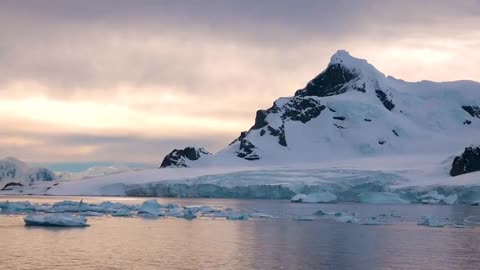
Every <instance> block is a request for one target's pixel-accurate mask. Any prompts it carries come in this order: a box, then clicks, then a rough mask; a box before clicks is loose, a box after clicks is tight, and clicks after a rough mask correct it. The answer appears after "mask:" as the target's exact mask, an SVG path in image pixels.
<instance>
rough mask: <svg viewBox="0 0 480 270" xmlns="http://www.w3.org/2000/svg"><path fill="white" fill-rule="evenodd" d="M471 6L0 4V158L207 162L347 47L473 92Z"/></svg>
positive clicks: (478, 33)
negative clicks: (195, 156) (177, 156)
mask: <svg viewBox="0 0 480 270" xmlns="http://www.w3.org/2000/svg"><path fill="white" fill-rule="evenodd" d="M478 25H480V1H458V2H455V3H454V2H452V1H279V0H272V1H121V0H109V1H65V0H58V1H53V0H52V1H6V0H3V1H1V0H0V95H1V96H2V98H1V99H0V125H1V126H2V129H1V132H0V156H7V155H9V156H16V157H19V158H22V159H25V160H28V161H87V160H90V161H92V160H95V161H132V162H160V161H161V159H162V157H163V156H164V155H165V154H166V153H167V152H168V151H170V150H171V149H173V148H176V147H177V148H178V147H185V146H187V145H197V146H199V145H200V146H205V147H207V148H209V150H211V151H217V150H219V149H220V148H222V147H223V146H225V145H226V144H228V142H230V141H231V140H233V139H234V138H235V137H236V136H238V134H239V133H240V131H242V130H246V129H248V128H249V127H250V126H251V125H252V123H253V120H254V115H255V111H256V110H257V109H260V108H265V107H268V106H270V105H271V103H272V102H273V101H274V100H275V99H276V98H278V97H280V96H289V95H292V94H293V93H294V91H295V90H296V89H298V88H301V87H303V86H304V85H305V84H306V82H307V81H308V80H310V79H311V78H313V77H314V76H315V75H316V74H318V73H319V72H321V71H322V70H323V69H324V68H325V67H326V65H327V64H328V61H329V58H330V56H331V55H332V54H333V53H335V51H336V50H338V49H346V50H348V51H350V53H351V54H352V55H354V56H357V57H360V58H365V59H368V61H369V62H370V63H372V64H373V65H375V66H376V67H377V68H378V69H379V70H380V71H382V72H384V73H385V74H388V75H393V76H395V77H397V78H401V79H405V80H410V81H417V80H422V79H428V80H435V81H448V80H461V79H468V80H477V81H480V66H479V65H480V64H479V63H480V53H479V52H478V48H480V28H479V27H478Z"/></svg>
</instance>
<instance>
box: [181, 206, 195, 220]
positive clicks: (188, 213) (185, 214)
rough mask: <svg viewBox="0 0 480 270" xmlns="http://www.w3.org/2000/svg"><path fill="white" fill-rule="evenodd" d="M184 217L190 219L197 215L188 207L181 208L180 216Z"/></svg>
mask: <svg viewBox="0 0 480 270" xmlns="http://www.w3.org/2000/svg"><path fill="white" fill-rule="evenodd" d="M182 217H183V218H184V219H187V220H192V219H194V218H197V215H196V214H195V212H194V211H193V210H192V209H190V208H185V210H183V216H182Z"/></svg>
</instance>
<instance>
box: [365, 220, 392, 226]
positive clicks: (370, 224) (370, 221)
mask: <svg viewBox="0 0 480 270" xmlns="http://www.w3.org/2000/svg"><path fill="white" fill-rule="evenodd" d="M360 224H361V225H369V226H378V225H387V224H388V223H385V222H381V221H379V220H376V219H367V220H365V221H364V222H362V223H360Z"/></svg>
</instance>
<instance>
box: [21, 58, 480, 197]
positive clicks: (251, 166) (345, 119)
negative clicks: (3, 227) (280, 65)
mask: <svg viewBox="0 0 480 270" xmlns="http://www.w3.org/2000/svg"><path fill="white" fill-rule="evenodd" d="M479 134H480V84H479V83H477V82H472V81H456V82H444V83H435V82H429V81H421V82H415V83H411V82H405V81H402V80H398V79H395V78H393V77H387V76H385V75H384V74H382V73H381V72H380V71H378V70H377V69H376V68H375V67H373V66H372V65H370V64H369V63H368V62H367V61H366V60H361V59H357V58H354V57H352V56H350V54H349V53H348V52H346V51H338V52H337V53H335V54H334V55H333V56H332V58H331V61H330V63H329V64H328V66H327V68H326V69H325V70H324V71H323V72H322V73H320V74H319V75H318V76H316V77H315V78H314V79H313V80H311V81H310V82H308V83H307V85H306V86H305V87H304V88H303V89H300V90H297V91H296V92H295V94H294V96H292V97H283V98H279V99H277V100H276V101H275V102H274V103H273V105H272V106H271V107H270V108H268V109H265V110H259V111H257V113H256V117H255V121H254V123H253V125H252V127H251V128H250V129H249V130H247V131H244V132H242V133H241V134H240V136H239V137H238V138H237V139H235V140H234V141H233V142H232V143H231V144H230V145H228V146H226V147H225V148H224V149H222V150H221V151H219V152H218V153H216V154H209V153H208V152H207V151H205V150H204V149H200V148H193V147H187V148H185V149H182V150H174V151H172V152H171V153H170V154H169V155H167V156H166V157H165V158H164V160H163V162H162V165H161V167H162V168H161V169H152V170H143V171H135V172H125V173H120V174H115V175H107V176H101V177H94V178H89V179H83V180H78V181H67V182H60V183H58V184H56V185H51V186H48V187H47V186H42V187H40V188H36V189H35V190H34V191H31V190H29V191H28V192H35V193H41V194H49V195H115V196H158V197H208V198H263V199H266V198H275V199H290V198H292V197H293V196H295V198H297V199H298V198H301V199H300V200H299V201H305V202H307V201H310V202H311V201H326V200H328V201H329V202H330V201H332V202H333V201H338V202H369V203H399V202H401V203H404V202H412V203H447V204H454V203H473V204H480V171H475V168H477V165H478V160H477V158H478V155H477V150H475V151H473V148H472V151H473V152H472V151H470V150H468V149H465V147H466V146H469V145H472V144H473V145H478V144H479V137H480V136H479ZM463 149H465V152H464V153H463V154H462V151H463ZM467 150H468V151H467ZM470 152H472V153H473V154H474V155H471V154H470ZM458 155H460V156H458ZM455 156H458V157H457V158H456V157H455ZM454 161H455V162H454ZM452 163H455V168H459V169H460V170H457V169H455V170H454V172H455V173H454V174H455V175H458V174H457V171H459V172H460V173H461V175H458V176H455V177H452V176H451V175H450V172H451V169H452ZM472 164H473V166H472ZM178 167H183V168H185V167H191V168H187V169H178ZM452 175H453V174H452ZM297 195H298V196H297Z"/></svg>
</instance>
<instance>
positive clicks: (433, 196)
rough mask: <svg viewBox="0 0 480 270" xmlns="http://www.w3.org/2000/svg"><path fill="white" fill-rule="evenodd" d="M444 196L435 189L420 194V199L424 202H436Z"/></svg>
mask: <svg viewBox="0 0 480 270" xmlns="http://www.w3.org/2000/svg"><path fill="white" fill-rule="evenodd" d="M444 198H445V196H444V195H442V194H440V193H438V191H436V190H432V191H429V192H428V193H427V194H425V195H422V196H420V201H421V202H422V203H424V204H437V203H439V202H440V201H441V200H443V199H444Z"/></svg>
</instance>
